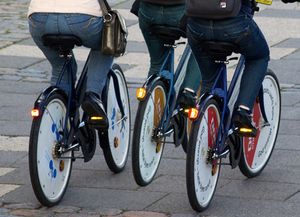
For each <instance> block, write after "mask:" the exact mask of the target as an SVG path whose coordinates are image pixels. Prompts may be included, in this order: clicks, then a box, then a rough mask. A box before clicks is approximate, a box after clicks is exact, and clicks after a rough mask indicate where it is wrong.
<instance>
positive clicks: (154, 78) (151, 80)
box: [143, 75, 162, 98]
mask: <svg viewBox="0 0 300 217" xmlns="http://www.w3.org/2000/svg"><path fill="white" fill-rule="evenodd" d="M159 80H162V78H161V77H160V76H155V75H153V76H150V77H149V79H147V81H146V82H145V83H144V85H143V87H144V88H145V89H146V96H145V98H146V97H148V96H149V94H150V92H149V89H151V87H152V84H154V83H155V82H156V81H159Z"/></svg>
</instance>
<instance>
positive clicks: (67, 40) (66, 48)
mask: <svg viewBox="0 0 300 217" xmlns="http://www.w3.org/2000/svg"><path fill="white" fill-rule="evenodd" d="M42 40H43V44H44V45H45V46H48V47H53V48H56V49H58V50H60V51H61V52H64V53H65V52H66V53H68V52H70V51H71V50H72V49H73V48H74V46H75V45H77V46H81V45H82V42H81V39H80V38H78V37H77V36H75V35H61V34H57V35H55V34H46V35H43V36H42Z"/></svg>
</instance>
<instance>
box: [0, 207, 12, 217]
mask: <svg viewBox="0 0 300 217" xmlns="http://www.w3.org/2000/svg"><path fill="white" fill-rule="evenodd" d="M9 211H10V210H9V209H7V208H0V216H1V215H5V214H7V213H9Z"/></svg>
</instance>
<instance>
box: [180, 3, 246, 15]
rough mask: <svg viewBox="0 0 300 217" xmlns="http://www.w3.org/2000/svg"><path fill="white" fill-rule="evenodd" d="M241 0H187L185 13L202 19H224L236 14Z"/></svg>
mask: <svg viewBox="0 0 300 217" xmlns="http://www.w3.org/2000/svg"><path fill="white" fill-rule="evenodd" d="M241 5H242V0H209V1H208V0H187V1H186V14H187V15H188V16H191V17H199V18H203V19H216V20H217V19H225V18H230V17H234V16H236V15H237V14H238V13H239V12H240V9H241Z"/></svg>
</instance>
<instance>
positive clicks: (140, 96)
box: [136, 87, 146, 100]
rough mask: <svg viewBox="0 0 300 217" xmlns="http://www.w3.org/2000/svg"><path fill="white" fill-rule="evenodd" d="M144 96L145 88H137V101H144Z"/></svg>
mask: <svg viewBox="0 0 300 217" xmlns="http://www.w3.org/2000/svg"><path fill="white" fill-rule="evenodd" d="M145 96H146V89H145V88H143V87H139V88H137V89H136V98H137V99H138V100H142V99H144V98H145Z"/></svg>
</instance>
